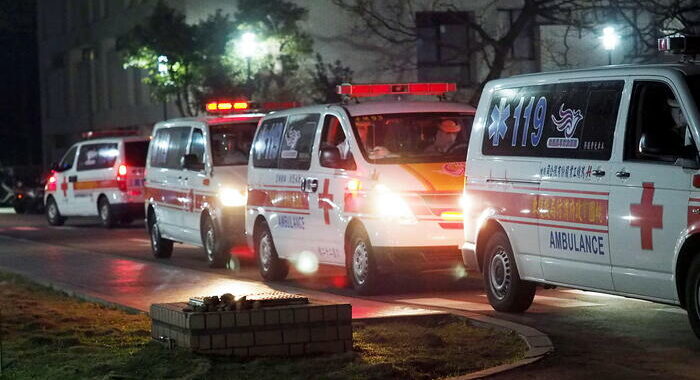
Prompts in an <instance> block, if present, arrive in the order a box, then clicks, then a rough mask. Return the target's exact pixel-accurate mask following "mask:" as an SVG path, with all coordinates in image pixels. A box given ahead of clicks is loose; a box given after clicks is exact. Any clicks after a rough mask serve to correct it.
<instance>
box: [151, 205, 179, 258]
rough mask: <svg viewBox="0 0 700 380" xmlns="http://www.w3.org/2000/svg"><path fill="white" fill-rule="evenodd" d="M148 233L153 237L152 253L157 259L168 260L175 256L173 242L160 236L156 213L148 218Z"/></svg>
mask: <svg viewBox="0 0 700 380" xmlns="http://www.w3.org/2000/svg"><path fill="white" fill-rule="evenodd" d="M148 232H149V234H150V235H151V252H152V253H153V256H154V257H155V258H157V259H167V258H170V256H172V254H173V241H172V240H168V239H164V238H163V237H161V236H160V229H159V228H158V221H157V220H156V216H155V213H151V214H150V215H149V216H148Z"/></svg>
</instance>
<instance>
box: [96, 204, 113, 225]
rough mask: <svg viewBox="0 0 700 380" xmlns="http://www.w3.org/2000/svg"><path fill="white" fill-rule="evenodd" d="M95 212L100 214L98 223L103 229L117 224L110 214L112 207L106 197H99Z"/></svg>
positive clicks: (111, 213)
mask: <svg viewBox="0 0 700 380" xmlns="http://www.w3.org/2000/svg"><path fill="white" fill-rule="evenodd" d="M97 212H98V213H99V214H100V222H101V223H102V227H104V228H112V227H114V226H115V225H116V224H117V220H116V218H115V217H114V213H113V212H112V206H110V204H109V201H108V200H107V198H106V197H100V200H99V201H97Z"/></svg>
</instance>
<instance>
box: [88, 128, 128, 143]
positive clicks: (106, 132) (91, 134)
mask: <svg viewBox="0 0 700 380" xmlns="http://www.w3.org/2000/svg"><path fill="white" fill-rule="evenodd" d="M138 134H139V131H138V129H103V130H100V131H87V132H83V133H82V134H81V135H82V137H83V139H86V140H87V139H97V138H102V137H126V136H137V135H138Z"/></svg>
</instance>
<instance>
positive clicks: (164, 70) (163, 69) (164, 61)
mask: <svg viewBox="0 0 700 380" xmlns="http://www.w3.org/2000/svg"><path fill="white" fill-rule="evenodd" d="M168 71H169V70H168V57H166V56H164V55H159V56H158V74H159V75H161V76H166V75H168ZM166 96H167V95H166ZM163 120H168V102H167V97H166V98H164V99H163Z"/></svg>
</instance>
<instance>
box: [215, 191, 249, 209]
mask: <svg viewBox="0 0 700 380" xmlns="http://www.w3.org/2000/svg"><path fill="white" fill-rule="evenodd" d="M219 199H220V200H221V204H223V205H224V207H239V206H245V205H246V203H247V202H248V194H247V193H241V192H240V191H238V190H236V189H232V188H230V187H224V188H222V189H221V190H219Z"/></svg>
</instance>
